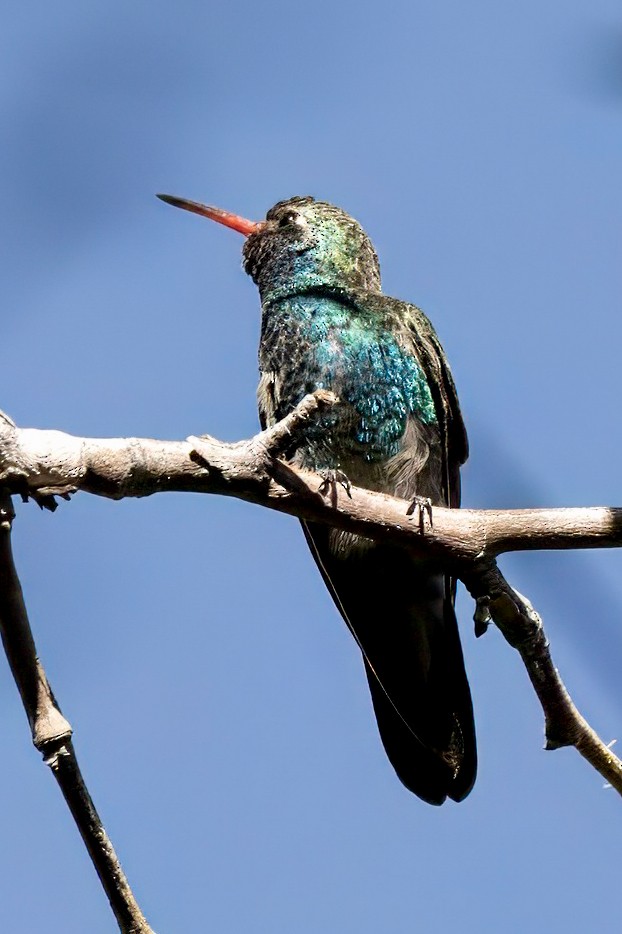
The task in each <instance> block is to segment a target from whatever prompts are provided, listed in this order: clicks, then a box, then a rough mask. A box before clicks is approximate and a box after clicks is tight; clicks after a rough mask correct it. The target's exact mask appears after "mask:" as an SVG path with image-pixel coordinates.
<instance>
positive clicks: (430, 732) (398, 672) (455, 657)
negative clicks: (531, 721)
mask: <svg viewBox="0 0 622 934" xmlns="http://www.w3.org/2000/svg"><path fill="white" fill-rule="evenodd" d="M303 528H304V531H305V535H306V537H307V540H308V542H309V545H310V547H311V550H312V552H313V554H314V557H315V559H316V561H317V563H318V566H319V568H320V571H321V573H322V576H323V577H324V580H325V582H326V584H327V586H328V588H329V590H330V592H331V594H332V596H333V599H334V600H335V603H336V604H337V607H338V609H339V611H340V612H341V614H342V616H343V617H344V619H345V621H346V623H347V625H348V627H349V628H350V630H351V632H352V634H353V635H354V638H355V639H356V641H357V643H358V645H359V647H360V649H361V651H362V653H363V658H364V661H365V670H366V673H367V678H368V682H369V687H370V691H371V696H372V701H373V705H374V711H375V714H376V720H377V722H378V728H379V730H380V736H381V739H382V742H383V745H384V748H385V750H386V753H387V755H388V757H389V760H390V761H391V764H392V765H393V767H394V769H395V771H396V772H397V775H398V777H399V778H400V780H401V781H402V782H403V783H404V785H406V787H407V788H409V789H410V790H411V791H413V792H414V793H415V794H416V795H418V796H419V797H420V798H422V799H423V800H424V801H427V802H429V803H430V804H442V803H443V801H445V799H446V798H447V797H450V798H453V800H454V801H461V800H462V799H463V798H465V797H466V795H467V794H468V793H469V791H470V790H471V788H472V787H473V783H474V781H475V774H476V770H477V753H476V744H475V728H474V723H473V708H472V703H471V693H470V690H469V685H468V681H467V677H466V673H465V670H464V661H463V657H462V647H461V645H460V638H459V634H458V626H457V622H456V616H455V612H454V608H453V600H452V598H451V596H450V595H449V588H447V587H446V586H445V578H444V576H443V575H442V574H440V573H439V572H438V570H435V569H433V568H432V567H431V566H430V565H429V564H426V563H423V562H420V561H417V560H415V559H414V558H413V557H412V556H411V555H410V554H409V553H408V552H407V551H405V550H403V549H400V548H396V547H394V546H391V545H384V544H377V543H372V542H368V541H363V540H361V539H356V538H355V537H353V536H347V537H345V538H344V533H342V532H339V531H337V530H334V529H330V528H328V527H325V526H319V525H314V524H311V523H303Z"/></svg>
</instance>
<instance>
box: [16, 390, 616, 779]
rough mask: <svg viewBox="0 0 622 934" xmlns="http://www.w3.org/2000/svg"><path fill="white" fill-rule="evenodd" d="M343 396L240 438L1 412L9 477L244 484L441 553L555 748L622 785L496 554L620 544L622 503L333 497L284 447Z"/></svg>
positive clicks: (31, 492)
mask: <svg viewBox="0 0 622 934" xmlns="http://www.w3.org/2000/svg"><path fill="white" fill-rule="evenodd" d="M337 401H338V400H337V399H336V398H335V397H334V396H333V395H332V394H331V393H327V392H319V393H315V394H314V395H312V396H307V397H306V398H305V399H304V400H303V401H302V402H301V404H300V405H299V406H298V407H297V408H296V409H295V410H294V411H293V412H292V413H291V414H290V415H288V416H287V417H286V418H285V419H283V420H282V421H281V422H279V423H278V424H276V425H275V426H273V427H272V428H269V429H267V430H266V431H263V432H260V433H259V434H258V435H256V436H255V437H254V438H251V439H250V440H248V441H240V442H237V443H234V444H228V443H225V442H222V441H218V440H217V439H215V438H212V437H210V436H209V435H203V436H201V437H194V436H192V437H190V438H188V439H187V441H155V440H152V439H145V438H125V439H120V438H117V439H96V438H75V437H72V436H71V435H67V434H64V433H62V432H58V431H37V430H34V429H19V428H18V427H17V426H16V425H15V424H14V423H13V422H12V421H11V419H10V418H8V416H2V414H1V413H0V486H5V487H6V488H7V489H9V490H11V491H13V492H19V493H21V495H22V496H23V497H24V498H28V497H32V498H34V499H35V500H37V502H39V504H40V505H41V506H42V507H45V508H49V509H53V508H55V507H56V500H55V497H56V496H64V497H66V498H68V497H69V496H70V495H71V494H72V493H74V492H76V491H77V490H83V491H85V492H88V493H94V494H96V495H98V496H107V497H110V498H113V499H121V498H123V497H126V496H149V495H151V494H153V493H158V492H163V491H167V490H168V491H193V492H197V493H217V494H221V495H226V496H235V497H238V498H240V499H244V500H247V501H249V502H253V503H257V504H259V505H263V506H266V507H268V508H270V509H275V510H278V511H279V512H285V513H289V514H290V515H295V516H298V517H299V518H302V519H309V520H313V521H315V522H324V523H327V524H329V525H332V526H334V527H337V528H341V529H344V530H347V531H350V532H354V533H357V534H360V535H364V536H366V537H368V538H371V539H375V540H390V541H392V542H395V543H396V544H399V545H401V546H403V547H407V548H409V549H411V550H412V551H414V552H415V553H420V554H422V555H425V556H426V557H428V558H430V557H431V558H433V559H435V560H438V562H439V563H440V564H441V565H442V566H443V567H444V568H446V569H447V570H448V572H450V573H452V574H453V575H455V576H457V577H459V578H460V579H461V580H462V581H463V582H464V583H465V585H466V586H467V588H468V590H469V592H470V593H471V594H472V595H473V596H474V598H475V599H476V601H477V610H476V616H475V620H476V633H477V634H481V633H482V632H484V631H485V628H486V625H487V623H488V621H489V620H490V619H491V618H492V619H493V620H494V622H495V623H496V625H497V626H498V627H499V629H500V630H501V631H502V633H503V635H504V636H505V638H506V639H507V641H508V642H509V643H510V645H512V646H513V647H514V648H516V649H517V650H518V651H519V653H520V655H521V658H522V660H523V662H524V664H525V667H526V668H527V672H528V674H529V677H530V680H531V683H532V685H533V687H534V690H535V691H536V694H537V695H538V698H539V700H540V703H541V705H542V708H543V711H544V715H545V723H546V748H547V749H555V748H558V747H559V746H565V745H572V746H575V747H576V748H577V750H578V751H579V752H580V754H581V755H582V756H584V757H585V758H586V759H587V760H588V761H589V762H590V763H591V764H592V765H593V766H594V768H596V769H597V770H598V771H599V772H600V774H601V775H603V776H604V777H605V778H606V779H607V781H608V782H609V783H610V784H611V785H612V786H613V787H614V788H616V790H617V791H618V792H619V793H620V794H622V762H621V761H620V760H619V759H618V758H617V757H616V756H614V755H613V753H612V752H611V750H610V749H609V748H608V747H607V746H605V745H604V743H602V741H601V740H600V739H599V738H598V737H597V736H596V734H595V733H594V732H593V730H592V729H591V728H590V727H589V725H588V724H587V723H586V721H585V720H584V719H583V717H582V716H581V715H580V714H579V712H578V711H577V709H576V707H575V706H574V704H573V703H572V701H571V699H570V697H569V695H568V693H567V691H566V689H565V687H564V685H563V683H562V681H561V679H560V677H559V673H558V672H557V669H556V668H555V666H554V665H553V662H552V660H551V656H550V653H549V649H548V643H547V640H546V636H545V634H544V630H543V628H542V622H541V620H540V617H539V616H538V614H537V613H536V612H535V610H534V609H533V608H532V607H531V605H530V604H529V602H528V601H527V600H526V599H525V598H524V597H521V595H520V594H518V593H517V592H516V591H514V590H513V589H512V588H511V587H510V586H509V584H508V583H507V582H506V581H505V579H504V578H503V575H502V574H501V572H500V571H499V569H498V567H497V565H496V562H495V559H496V557H497V556H498V555H500V554H502V553H504V552H508V551H519V550H528V549H544V548H546V549H568V548H610V547H619V546H620V545H622V509H621V508H613V507H611V508H607V507H597V508H585V509H520V510H474V509H471V510H469V509H460V510H455V509H444V508H441V507H439V506H435V507H434V510H433V527H432V526H431V525H430V523H429V522H428V523H425V524H424V523H423V522H422V521H419V519H418V518H417V517H413V516H412V515H410V514H409V512H410V511H409V508H408V506H409V504H408V503H406V502H404V501H402V500H398V499H395V498H393V497H390V496H385V495H383V494H381V493H374V492H370V491H369V490H363V489H360V488H356V487H351V488H349V489H348V490H346V489H342V488H341V487H340V485H339V484H333V485H332V486H331V487H330V496H328V497H327V496H325V495H323V493H322V490H323V489H324V488H325V486H326V485H325V483H323V482H322V478H321V477H319V476H317V475H316V474H313V473H310V472H309V471H305V470H302V469H300V468H297V467H295V466H293V465H292V464H290V463H286V462H285V461H284V460H282V459H280V457H281V456H282V455H283V454H284V453H285V452H287V451H289V450H292V449H293V448H295V447H296V444H297V443H299V442H300V440H301V438H302V436H303V435H304V429H305V425H306V424H307V423H308V421H309V419H311V418H314V417H315V416H316V415H317V413H318V412H320V411H321V410H325V409H326V408H327V407H330V406H331V405H335V404H336V402H337ZM422 518H425V517H424V516H423V517H422Z"/></svg>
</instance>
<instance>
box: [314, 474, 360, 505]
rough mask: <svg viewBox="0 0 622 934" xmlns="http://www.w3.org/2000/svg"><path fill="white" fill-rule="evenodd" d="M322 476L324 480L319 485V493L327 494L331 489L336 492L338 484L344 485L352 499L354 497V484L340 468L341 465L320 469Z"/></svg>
mask: <svg viewBox="0 0 622 934" xmlns="http://www.w3.org/2000/svg"><path fill="white" fill-rule="evenodd" d="M320 476H321V477H322V482H321V483H320V485H319V487H318V493H321V494H322V496H325V495H326V493H328V491H329V490H331V491H332V492H333V493H334V492H336V487H337V484H338V485H339V486H342V487H343V488H344V490H345V491H346V493H347V494H348V496H349V497H350V499H352V493H351V492H350V490H351V489H352V484H351V483H350V480H349V479H348V476H347V474H345V473H344V472H343V470H340V469H339V467H337V468H336V469H331V470H320Z"/></svg>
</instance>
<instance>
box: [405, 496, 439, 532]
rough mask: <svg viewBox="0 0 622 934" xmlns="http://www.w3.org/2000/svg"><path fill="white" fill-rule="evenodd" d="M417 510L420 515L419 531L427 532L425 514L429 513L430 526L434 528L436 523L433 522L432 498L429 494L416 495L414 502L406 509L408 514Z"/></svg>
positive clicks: (410, 514)
mask: <svg viewBox="0 0 622 934" xmlns="http://www.w3.org/2000/svg"><path fill="white" fill-rule="evenodd" d="M415 510H417V513H418V517H419V531H420V532H421V533H422V534H423V532H425V516H426V515H427V517H428V521H429V523H430V528H433V525H434V523H433V522H432V500H431V499H430V497H429V496H415V498H414V499H413V501H412V503H411V504H410V506H409V507H408V509H407V510H406V515H407V516H412V515H413V513H414V512H415Z"/></svg>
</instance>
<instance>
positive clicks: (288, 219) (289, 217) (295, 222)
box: [279, 211, 305, 227]
mask: <svg viewBox="0 0 622 934" xmlns="http://www.w3.org/2000/svg"><path fill="white" fill-rule="evenodd" d="M291 226H294V227H304V226H305V220H304V217H302V215H301V214H298V213H297V212H296V211H288V212H287V214H284V215H283V217H281V219H280V220H279V227H291Z"/></svg>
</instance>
